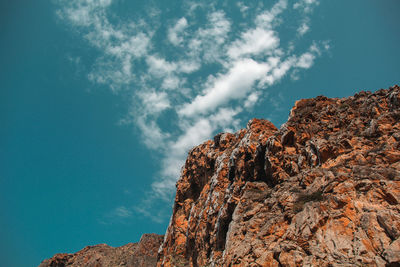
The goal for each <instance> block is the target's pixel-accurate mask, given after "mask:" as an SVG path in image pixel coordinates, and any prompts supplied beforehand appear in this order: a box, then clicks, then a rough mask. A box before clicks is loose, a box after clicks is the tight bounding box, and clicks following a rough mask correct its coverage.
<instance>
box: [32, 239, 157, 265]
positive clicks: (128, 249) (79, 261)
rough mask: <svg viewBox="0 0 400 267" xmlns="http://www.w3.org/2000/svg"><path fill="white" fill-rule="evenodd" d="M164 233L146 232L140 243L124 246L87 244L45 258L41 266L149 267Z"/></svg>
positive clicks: (153, 262)
mask: <svg viewBox="0 0 400 267" xmlns="http://www.w3.org/2000/svg"><path fill="white" fill-rule="evenodd" d="M162 240H163V236H162V235H157V234H144V235H142V237H141V238H140V241H139V242H138V243H129V244H127V245H124V246H122V247H110V246H108V245H106V244H100V245H95V246H87V247H85V248H84V249H82V250H80V251H78V252H76V253H74V254H67V253H60V254H56V255H54V256H53V257H52V258H50V259H47V260H44V261H43V262H42V263H41V264H40V265H39V267H65V266H70V267H82V266H85V267H117V266H121V267H122V266H125V267H148V266H155V265H156V262H157V251H158V248H159V247H160V244H161V242H162Z"/></svg>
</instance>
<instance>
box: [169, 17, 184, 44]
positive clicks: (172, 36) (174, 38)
mask: <svg viewBox="0 0 400 267" xmlns="http://www.w3.org/2000/svg"><path fill="white" fill-rule="evenodd" d="M187 26H188V23H187V20H186V19H185V18H181V19H180V20H178V22H177V23H176V24H175V26H174V27H172V28H170V29H169V30H168V40H169V41H170V42H171V43H172V44H174V45H179V44H181V43H182V41H183V37H182V36H180V35H181V34H182V32H183V31H184V30H185V29H186V27H187Z"/></svg>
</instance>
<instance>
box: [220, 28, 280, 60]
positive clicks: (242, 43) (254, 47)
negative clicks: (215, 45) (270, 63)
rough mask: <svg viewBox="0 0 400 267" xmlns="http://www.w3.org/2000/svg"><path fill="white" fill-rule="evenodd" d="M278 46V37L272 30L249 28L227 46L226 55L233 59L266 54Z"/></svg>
mask: <svg viewBox="0 0 400 267" xmlns="http://www.w3.org/2000/svg"><path fill="white" fill-rule="evenodd" d="M278 46H279V38H278V37H277V36H276V34H275V32H274V31H271V30H264V29H262V28H255V29H250V30H249V31H246V32H244V33H243V34H242V36H241V39H240V40H237V41H236V42H234V43H233V44H232V45H231V46H230V47H229V48H228V55H229V56H230V57H232V58H234V59H236V58H239V57H242V56H251V55H259V54H260V53H263V54H267V53H268V52H270V51H272V50H274V49H276V48H277V47H278Z"/></svg>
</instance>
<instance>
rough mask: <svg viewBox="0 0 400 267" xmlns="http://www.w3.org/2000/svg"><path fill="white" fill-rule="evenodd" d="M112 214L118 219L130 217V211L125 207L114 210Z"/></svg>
mask: <svg viewBox="0 0 400 267" xmlns="http://www.w3.org/2000/svg"><path fill="white" fill-rule="evenodd" d="M114 214H115V216H118V217H120V218H129V217H131V216H132V211H130V210H128V209H127V208H126V207H125V206H121V207H118V208H116V209H115V210H114Z"/></svg>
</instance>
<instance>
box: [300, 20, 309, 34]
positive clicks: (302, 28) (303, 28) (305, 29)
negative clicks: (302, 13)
mask: <svg viewBox="0 0 400 267" xmlns="http://www.w3.org/2000/svg"><path fill="white" fill-rule="evenodd" d="M309 30H310V26H308V23H307V22H303V24H301V25H300V27H299V28H297V32H298V33H299V35H304V34H305V33H306V32H308V31H309Z"/></svg>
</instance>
